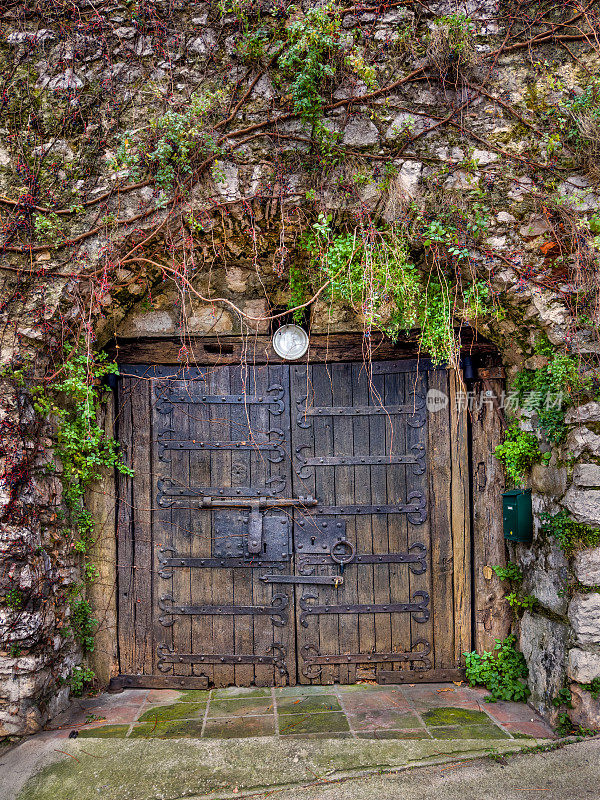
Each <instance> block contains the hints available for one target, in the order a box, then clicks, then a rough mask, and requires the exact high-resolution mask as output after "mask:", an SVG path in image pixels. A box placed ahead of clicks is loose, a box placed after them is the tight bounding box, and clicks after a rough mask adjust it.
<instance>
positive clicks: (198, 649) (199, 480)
mask: <svg viewBox="0 0 600 800" xmlns="http://www.w3.org/2000/svg"><path fill="white" fill-rule="evenodd" d="M193 386H194V387H195V388H194V392H206V391H207V384H206V382H205V381H198V380H195V381H194V384H193ZM189 417H190V432H191V433H192V438H194V439H198V440H200V441H205V442H206V441H210V438H211V430H210V423H209V410H208V407H207V406H206V404H205V403H195V404H194V405H193V406H191V405H190V407H189ZM189 479H190V486H191V487H209V486H212V485H213V484H212V478H211V472H210V451H202V450H192V451H191V452H190V475H189ZM190 508H191V519H190V528H191V540H190V554H191V555H192V556H193V557H195V558H202V557H204V558H210V557H211V555H212V538H211V512H210V511H209V510H208V509H203V508H200V507H199V505H197V504H196V503H195V502H194V503H190ZM190 572H191V575H190V580H191V586H190V591H191V599H192V603H193V605H208V604H210V602H211V576H210V571H209V570H208V569H205V568H202V567H200V568H193V569H191V570H190ZM212 651H213V643H212V619H211V617H209V616H207V615H204V614H199V615H197V616H195V617H192V653H194V654H202V653H211V652H212ZM192 673H193V674H194V675H198V676H200V675H205V676H206V677H207V679H208V680H209V681H210V682H212V681H213V678H214V668H213V665H212V664H193V665H192Z"/></svg>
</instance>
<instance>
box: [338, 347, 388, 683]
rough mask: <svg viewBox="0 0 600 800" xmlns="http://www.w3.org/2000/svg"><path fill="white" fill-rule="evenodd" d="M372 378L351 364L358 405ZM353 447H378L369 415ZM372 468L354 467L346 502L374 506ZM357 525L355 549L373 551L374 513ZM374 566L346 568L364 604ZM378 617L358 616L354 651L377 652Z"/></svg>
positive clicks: (362, 671) (357, 427)
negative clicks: (351, 496)
mask: <svg viewBox="0 0 600 800" xmlns="http://www.w3.org/2000/svg"><path fill="white" fill-rule="evenodd" d="M370 380H371V375H370V372H369V365H368V364H364V363H356V364H353V365H352V385H353V392H352V394H353V398H356V400H355V401H354V402H356V404H357V405H359V399H360V400H361V401H363V402H362V403H361V404H363V405H369V403H370V398H371V387H370ZM381 444H382V445H383V448H384V449H385V439H384V441H383V443H381V442H380V443H379V446H381ZM353 448H354V450H353V452H354V455H355V456H368V455H370V454H371V453H372V452H373V450H374V449H375V442H372V441H371V437H370V417H360V416H358V417H356V418H355V420H354V430H353ZM371 470H372V467H370V466H365V467H355V478H354V483H355V486H354V500H353V501H351V500H350V501H347V502H354V503H356V504H365V505H371V499H372V498H371V477H372V472H371ZM354 527H355V531H356V544H355V546H356V552H357V553H372V552H373V525H372V517H371V515H370V514H357V515H356V516H355V518H354ZM375 569H376V567H375V566H374V565H373V564H356V565H355V564H350V565H349V566H348V567H347V568H346V572H356V583H357V591H356V593H357V602H358V603H359V604H361V605H368V604H370V603H373V602H374V601H375V584H374V571H375ZM344 574H345V573H344ZM375 620H376V615H375V614H369V613H365V614H357V615H356V625H357V628H358V648H357V650H356V651H355V652H358V653H373V652H375V650H376V648H377V643H376V640H375ZM356 677H357V678H369V677H372V672H371V669H370V668H369V667H367V668H365V667H364V665H359V667H357V670H356Z"/></svg>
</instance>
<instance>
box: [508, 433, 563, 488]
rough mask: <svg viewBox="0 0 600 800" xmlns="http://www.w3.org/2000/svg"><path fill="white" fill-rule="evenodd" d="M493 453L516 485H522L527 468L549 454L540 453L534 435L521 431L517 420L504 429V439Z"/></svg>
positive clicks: (544, 458)
mask: <svg viewBox="0 0 600 800" xmlns="http://www.w3.org/2000/svg"><path fill="white" fill-rule="evenodd" d="M495 454H496V458H497V459H498V460H499V461H502V463H503V464H504V469H505V470H506V473H507V475H508V476H509V478H510V479H511V480H512V481H513V483H514V484H515V485H516V486H523V484H524V483H525V476H526V473H527V472H528V470H530V469H531V467H532V466H533V465H534V464H538V463H539V462H541V461H544V460H546V459H547V458H548V457H549V455H550V454H544V453H542V452H541V451H540V446H539V442H538V440H537V437H536V435H535V434H534V433H529V432H527V431H522V430H521V429H520V428H519V425H518V423H517V422H513V424H512V425H511V426H510V427H509V428H508V429H507V430H506V433H505V434H504V441H503V443H502V444H500V445H498V446H497V447H496V451H495Z"/></svg>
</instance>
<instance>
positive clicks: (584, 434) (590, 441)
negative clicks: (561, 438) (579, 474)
mask: <svg viewBox="0 0 600 800" xmlns="http://www.w3.org/2000/svg"><path fill="white" fill-rule="evenodd" d="M565 450H566V452H567V453H568V454H569V455H571V456H575V458H579V456H580V455H581V454H582V453H584V452H587V453H591V454H592V455H593V456H600V436H598V435H597V434H595V433H593V432H592V431H591V430H589V428H585V427H581V428H575V430H572V431H570V433H569V435H568V436H567V441H566V446H565Z"/></svg>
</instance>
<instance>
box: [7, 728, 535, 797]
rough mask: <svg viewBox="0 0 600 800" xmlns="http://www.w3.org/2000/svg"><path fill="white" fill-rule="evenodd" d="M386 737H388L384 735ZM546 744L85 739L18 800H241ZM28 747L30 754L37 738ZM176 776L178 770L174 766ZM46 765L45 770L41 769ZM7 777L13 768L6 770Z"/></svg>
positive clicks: (64, 746)
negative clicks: (62, 794)
mask: <svg viewBox="0 0 600 800" xmlns="http://www.w3.org/2000/svg"><path fill="white" fill-rule="evenodd" d="M385 733H388V732H385ZM547 742H548V740H547V739H544V740H538V739H533V738H532V739H527V740H525V739H520V740H511V739H500V740H498V739H485V740H475V741H474V740H469V739H458V740H457V739H438V740H435V741H432V740H431V739H412V740H406V739H402V738H396V737H395V738H393V739H392V738H391V737H390V736H389V733H388V735H385V736H382V737H381V738H375V737H373V736H361V737H360V739H349V738H347V737H346V736H345V735H344V734H343V733H340V734H337V735H335V736H334V737H323V736H322V735H319V734H318V733H316V734H313V735H312V738H307V737H301V738H300V737H299V738H295V737H292V736H290V737H283V738H282V739H276V740H274V739H273V738H272V737H262V738H261V737H259V738H247V739H238V740H232V739H228V740H227V741H221V740H219V739H216V738H215V739H206V740H198V739H195V740H192V739H176V738H173V739H164V740H161V741H152V740H148V739H127V740H125V741H123V740H119V741H118V742H116V741H112V740H110V739H94V738H92V737H89V738H86V740H85V742H81V744H79V742H78V741H77V740H68V741H65V742H61V751H62V752H59V751H57V750H56V748H55V747H54V742H52V741H49V742H46V749H45V750H43V749H41V748H40V753H39V755H38V756H37V761H35V760H34V761H33V763H31V757H30V761H29V762H28V763H27V769H28V774H30V775H33V776H34V777H33V778H30V779H29V781H28V783H27V784H26V785H25V787H24V788H23V790H22V791H21V793H20V794H19V800H55V798H56V797H57V787H60V786H63V787H67V786H73V787H76V792H77V795H76V796H77V797H83V798H92V797H96V796H97V792H98V787H99V786H101V787H102V797H103V799H104V800H120V799H121V798H122V797H123V794H124V790H129V791H131V790H132V789H133V788H135V795H132V797H133V796H135V798H136V800H138V799H139V800H150V798H154V797H160V796H161V795H164V796H169V797H179V796H182V797H183V796H193V797H197V798H198V799H199V800H200V798H208V797H215V796H218V797H242V796H244V795H248V794H255V793H256V791H257V790H260V791H262V792H265V791H266V790H267V789H268V788H269V787H272V788H275V787H281V788H283V787H285V788H286V789H288V788H290V787H293V786H302V785H305V784H306V781H307V777H308V779H309V780H314V779H315V776H316V779H317V780H318V779H319V777H322V776H327V779H328V780H336V779H343V778H346V777H358V776H361V775H372V774H379V773H381V772H396V771H399V770H404V769H411V768H414V767H419V766H427V765H438V764H445V763H451V762H455V761H464V760H466V759H476V758H480V757H481V756H486V755H489V754H490V753H494V754H498V755H501V754H503V753H512V752H518V751H519V750H522V749H526V748H528V747H531V746H532V745H538V744H546V743H547ZM26 744H27V745H28V746H29V747H30V748H31V745H35V742H34V739H31V740H29V741H28V742H26ZM20 750H21V748H20V747H19V748H15V750H14V751H13V752H12V753H11V754H9V756H11V758H12V762H13V764H14V765H16V764H18V763H22V762H23V760H24V759H23V756H24V757H25V760H27V755H28V754H27V752H25V753H23V756H22V755H21V753H20V752H19V751H20ZM174 764H176V765H177V769H175V770H174V769H173V765H174ZM38 765H40V766H38ZM4 766H6V767H7V768H8V769H9V770H10V769H11V762H8V763H5V764H4Z"/></svg>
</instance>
